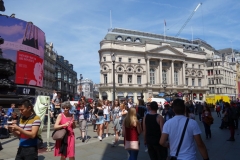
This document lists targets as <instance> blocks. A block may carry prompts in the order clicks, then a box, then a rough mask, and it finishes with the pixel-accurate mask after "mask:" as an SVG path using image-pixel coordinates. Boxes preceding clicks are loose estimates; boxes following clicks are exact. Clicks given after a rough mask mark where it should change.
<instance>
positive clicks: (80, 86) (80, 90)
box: [79, 74, 83, 98]
mask: <svg viewBox="0 0 240 160" xmlns="http://www.w3.org/2000/svg"><path fill="white" fill-rule="evenodd" d="M82 79H83V76H82V74H80V79H79V81H80V85H79V96H80V98H81V97H82V84H81V83H82Z"/></svg>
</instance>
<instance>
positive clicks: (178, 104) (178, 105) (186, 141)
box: [159, 99, 209, 160]
mask: <svg viewBox="0 0 240 160" xmlns="http://www.w3.org/2000/svg"><path fill="white" fill-rule="evenodd" d="M173 110H174V112H175V114H176V115H175V116H174V117H173V118H171V119H169V120H168V121H167V122H166V123H165V124H164V126H163V131H162V136H161V139H160V142H159V143H160V144H161V145H162V146H165V147H169V148H170V155H171V156H175V155H176V152H177V148H178V144H179V141H180V139H181V135H182V131H183V128H184V124H185V122H186V119H187V117H185V116H184V113H185V106H184V101H183V100H181V99H176V100H174V101H173ZM200 134H201V130H200V128H199V126H198V124H197V122H196V121H195V120H192V119H189V122H188V125H187V129H186V132H185V135H184V138H183V142H182V146H181V148H180V151H179V154H178V156H177V160H196V148H195V143H194V141H195V142H196V144H197V147H198V149H199V151H200V153H201V155H202V157H203V159H204V160H209V158H208V153H207V149H206V146H205V144H204V143H203V141H202V138H201V135H200ZM167 140H169V142H167Z"/></svg>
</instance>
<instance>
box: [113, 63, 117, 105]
mask: <svg viewBox="0 0 240 160" xmlns="http://www.w3.org/2000/svg"><path fill="white" fill-rule="evenodd" d="M115 92H116V86H115V61H113V104H114V103H115Z"/></svg>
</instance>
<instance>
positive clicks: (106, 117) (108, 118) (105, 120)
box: [104, 114, 110, 122]
mask: <svg viewBox="0 0 240 160" xmlns="http://www.w3.org/2000/svg"><path fill="white" fill-rule="evenodd" d="M104 122H110V114H104Z"/></svg>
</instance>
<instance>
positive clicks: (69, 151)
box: [54, 101, 76, 160]
mask: <svg viewBox="0 0 240 160" xmlns="http://www.w3.org/2000/svg"><path fill="white" fill-rule="evenodd" d="M71 107H72V105H71V104H70V102H68V101H65V102H63V103H62V104H61V108H62V109H63V110H64V112H62V113H60V114H59V115H58V117H57V120H56V122H55V124H54V129H55V130H58V129H62V128H65V129H66V130H67V133H66V134H67V135H66V137H64V138H63V139H61V140H56V143H55V148H54V156H55V157H59V156H60V157H61V158H60V159H61V160H65V159H66V158H69V160H74V159H75V136H74V131H73V129H74V128H76V125H75V123H74V115H72V114H70V112H69V111H70V110H71ZM66 143H67V145H66Z"/></svg>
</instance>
